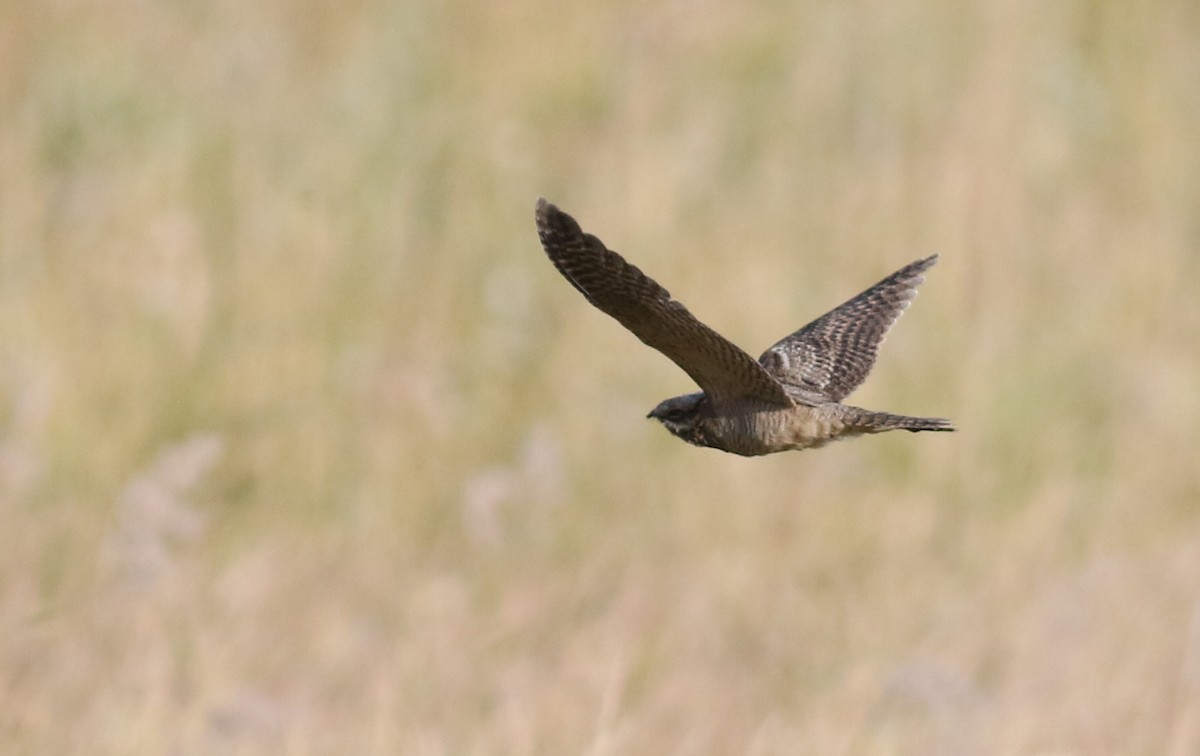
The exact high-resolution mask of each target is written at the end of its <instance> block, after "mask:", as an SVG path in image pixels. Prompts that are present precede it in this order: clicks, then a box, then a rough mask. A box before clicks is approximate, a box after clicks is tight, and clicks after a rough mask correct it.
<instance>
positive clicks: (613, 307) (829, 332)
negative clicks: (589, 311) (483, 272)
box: [536, 199, 954, 456]
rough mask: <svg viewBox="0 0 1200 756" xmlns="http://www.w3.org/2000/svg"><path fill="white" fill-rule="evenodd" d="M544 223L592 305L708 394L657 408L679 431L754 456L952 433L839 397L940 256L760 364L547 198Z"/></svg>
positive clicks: (550, 249) (811, 327) (540, 215)
mask: <svg viewBox="0 0 1200 756" xmlns="http://www.w3.org/2000/svg"><path fill="white" fill-rule="evenodd" d="M536 218H537V229H538V236H539V238H540V239H541V242H542V246H543V247H544V248H545V250H546V254H547V256H549V258H550V260H551V262H553V263H554V267H556V268H557V269H558V271H559V272H560V273H562V274H563V276H564V277H565V278H566V279H567V280H568V281H569V282H570V283H571V285H572V286H574V287H575V288H576V289H578V290H579V292H580V293H581V294H583V296H584V297H586V298H587V300H588V301H589V302H591V303H592V304H593V305H595V306H596V307H597V308H598V309H600V310H602V311H604V312H606V313H608V314H609V315H611V316H612V317H614V318H616V320H617V321H618V322H619V323H621V325H623V326H625V328H627V329H629V330H630V331H632V332H633V334H634V335H636V336H637V337H638V338H639V339H641V340H642V341H643V342H645V343H646V344H649V345H650V346H652V347H654V348H655V349H657V350H658V351H660V352H662V353H663V354H665V355H666V356H667V357H669V358H670V359H671V360H672V361H674V362H675V364H677V365H679V366H680V367H681V368H683V369H684V371H685V372H687V374H688V375H689V376H691V377H692V380H694V381H696V383H697V384H698V385H699V386H700V388H701V389H702V391H701V392H700V393H695V394H687V395H684V396H677V397H673V398H671V399H667V400H665V401H663V402H662V403H660V404H659V405H658V406H657V407H655V408H654V410H652V411H651V412H650V415H649V416H650V417H653V418H655V419H657V420H659V421H660V422H662V424H663V425H664V426H665V427H666V428H667V429H668V430H669V431H671V433H673V434H675V435H676V436H679V437H680V438H682V439H684V440H685V441H688V442H690V443H693V444H696V445H698V446H710V447H713V448H717V449H721V450H724V451H728V452H733V453H735V454H742V455H746V456H753V455H758V454H769V453H771V452H776V451H783V450H785V449H805V448H812V447H818V446H822V445H824V444H825V443H826V442H828V441H831V440H833V439H836V438H842V437H849V436H856V435H860V434H863V433H879V432H882V431H887V430H909V431H923V430H935V431H944V430H954V428H953V426H952V425H951V423H950V421H948V420H943V419H940V418H922V417H907V416H903V415H892V414H889V413H885V412H872V411H869V410H863V409H860V408H858V407H852V406H850V405H845V404H841V403H840V402H841V400H842V399H843V398H845V397H846V396H847V395H849V394H850V392H851V391H853V390H854V389H855V388H857V387H858V386H859V384H861V383H862V382H863V380H864V379H865V378H866V377H867V374H868V373H869V372H870V370H871V366H872V365H873V364H874V362H875V356H876V353H877V351H878V347H879V344H880V343H881V342H882V341H883V338H884V336H885V335H886V334H887V331H888V329H889V328H891V326H892V324H893V323H895V321H896V319H897V318H898V317H899V316H900V313H902V312H903V311H904V308H906V307H907V306H908V304H909V302H911V301H912V298H913V297H914V296H915V295H916V291H917V289H916V287H917V286H918V285H919V284H920V283H921V281H923V280H924V279H923V277H922V274H923V273H924V272H925V271H926V270H928V269H929V268H930V267H931V266H932V265H933V264H934V263H935V262H936V261H937V256H936V255H934V256H933V257H928V258H925V259H924V260H918V261H917V262H914V263H912V264H911V265H908V266H907V267H905V268H902V269H901V270H899V271H897V272H896V273H894V274H892V275H891V276H888V277H887V278H885V279H884V280H883V281H880V282H879V283H878V284H876V285H875V286H873V287H871V288H870V289H868V290H867V291H865V292H863V293H862V294H859V295H858V296H857V297H854V298H853V299H851V300H849V301H848V302H846V303H845V304H843V305H841V306H840V307H838V308H836V309H834V310H832V311H831V312H829V313H827V314H825V315H823V316H822V317H820V318H818V319H816V320H814V321H813V322H812V323H809V324H808V325H806V326H804V327H803V328H801V329H800V330H798V331H796V332H795V333H793V334H791V335H790V336H788V337H786V338H784V339H783V340H781V341H780V342H779V343H777V344H775V346H773V347H771V348H770V349H768V350H767V351H766V352H765V353H764V354H763V355H762V357H760V358H759V360H758V361H755V360H754V359H753V358H752V357H750V355H749V354H747V353H746V352H745V351H743V350H742V349H740V348H739V347H738V346H736V345H735V344H733V343H732V342H730V341H729V340H728V339H726V338H724V337H723V336H721V335H720V334H718V333H717V332H716V331H714V330H712V329H711V328H709V327H708V326H706V325H704V324H703V323H701V322H700V321H699V320H697V319H696V318H695V316H693V315H692V314H691V313H690V312H689V311H688V309H687V308H686V307H684V306H683V305H682V304H681V303H679V302H677V301H676V300H674V299H672V298H671V295H670V293H669V292H668V291H667V290H666V289H664V288H663V287H662V286H659V285H658V284H657V283H655V282H654V280H653V279H651V278H650V277H648V276H646V275H645V274H644V273H642V272H641V271H640V270H638V268H637V267H635V266H633V265H631V264H629V263H628V262H626V261H625V259H624V258H623V257H621V256H620V255H619V254H617V253H616V252H614V251H612V250H610V249H608V248H607V247H605V246H604V244H603V242H601V241H600V240H599V239H597V238H596V237H595V236H592V235H591V234H588V233H585V232H584V231H583V230H582V229H581V228H580V227H579V224H578V223H576V222H575V219H574V218H572V217H571V216H570V215H567V214H566V213H564V212H562V211H561V210H559V209H558V208H557V207H555V206H554V205H552V204H550V203H548V202H546V200H544V199H538V202H537V212H536Z"/></svg>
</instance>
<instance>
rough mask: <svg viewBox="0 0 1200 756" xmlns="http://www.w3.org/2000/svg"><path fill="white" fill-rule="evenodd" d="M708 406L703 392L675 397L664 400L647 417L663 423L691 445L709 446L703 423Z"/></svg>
mask: <svg viewBox="0 0 1200 756" xmlns="http://www.w3.org/2000/svg"><path fill="white" fill-rule="evenodd" d="M707 405H708V402H707V397H705V396H704V393H703V392H699V393H695V394H685V395H684V396H674V397H671V398H670V399H664V400H663V401H662V402H660V403H659V405H658V406H657V407H655V408H654V409H652V410H650V414H649V415H646V417H647V418H651V417H652V418H654V419H655V420H657V421H658V422H660V423H662V424H663V425H664V426H665V427H666V429H667V430H669V431H671V433H673V434H674V435H676V436H678V437H679V438H682V439H683V440H684V441H687V442H688V443H689V444H695V445H696V446H708V445H709V444H708V441H707V440H706V439H705V435H706V434H705V428H704V422H703V419H704V417H705V412H704V410H705V408H706V407H707Z"/></svg>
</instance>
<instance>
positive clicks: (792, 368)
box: [758, 255, 937, 402]
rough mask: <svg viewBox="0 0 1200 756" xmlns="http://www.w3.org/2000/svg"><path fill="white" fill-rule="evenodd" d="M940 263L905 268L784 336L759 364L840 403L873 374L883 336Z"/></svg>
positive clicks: (788, 381)
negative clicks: (925, 275) (928, 272)
mask: <svg viewBox="0 0 1200 756" xmlns="http://www.w3.org/2000/svg"><path fill="white" fill-rule="evenodd" d="M936 262H937V255H933V256H932V257H926V258H925V259H924V260H917V261H916V262H914V263H911V264H909V265H906V266H905V267H903V268H901V269H900V270H898V271H896V272H895V273H893V274H892V275H890V276H888V277H887V278H885V279H883V280H882V281H880V282H879V283H877V284H875V285H874V286H872V287H871V288H869V289H867V290H866V291H864V292H863V293H862V294H859V295H858V296H857V297H854V298H853V299H851V300H850V301H849V302H846V303H845V304H843V305H841V306H840V307H838V308H836V309H834V310H831V311H830V312H828V313H826V314H824V315H822V316H821V317H819V318H817V319H816V320H814V321H813V322H811V323H809V324H808V325H806V326H804V327H803V328H801V329H800V330H799V331H796V332H795V333H793V334H792V335H790V336H788V337H786V338H784V339H783V340H781V341H780V342H779V343H778V344H776V345H775V346H773V347H771V348H770V349H768V350H767V351H766V352H764V353H763V355H762V356H761V357H759V358H758V359H759V362H761V363H762V364H763V365H764V366H765V367H766V368H767V371H768V372H769V373H771V375H773V376H775V378H777V379H778V380H779V381H781V382H782V383H784V384H787V385H789V386H795V387H798V388H801V389H805V390H806V391H808V392H812V393H816V394H818V395H820V396H823V397H825V398H827V399H829V400H831V401H835V402H840V401H841V400H842V399H844V398H845V397H846V396H848V395H849V394H850V392H851V391H853V390H854V389H856V388H858V386H859V384H861V383H862V382H863V381H864V380H865V379H866V377H867V373H869V372H871V366H872V365H874V364H875V355H876V353H877V352H878V350H879V345H880V344H881V343H882V342H883V337H884V336H886V335H887V332H888V329H889V328H891V327H892V324H893V323H895V322H896V319H897V318H899V317H900V314H901V313H902V312H904V310H905V308H907V307H908V305H909V303H910V302H911V301H912V299H913V297H915V296H916V295H917V286H918V285H920V283H921V282H922V281H924V280H925V277H924V275H922V274H923V273H924V272H925V271H926V270H929V268H930V267H932V266H933V264H934V263H936Z"/></svg>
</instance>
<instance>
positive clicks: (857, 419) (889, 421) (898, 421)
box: [842, 406, 954, 433]
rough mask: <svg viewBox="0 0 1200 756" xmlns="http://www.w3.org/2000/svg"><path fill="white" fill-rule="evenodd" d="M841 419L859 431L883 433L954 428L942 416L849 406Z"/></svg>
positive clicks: (949, 429) (948, 429)
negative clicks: (911, 414) (895, 413)
mask: <svg viewBox="0 0 1200 756" xmlns="http://www.w3.org/2000/svg"><path fill="white" fill-rule="evenodd" d="M842 419H843V421H844V422H845V423H846V425H848V426H850V427H852V428H854V429H856V430H858V431H859V432H861V433H883V432H884V431H890V430H906V431H909V432H911V433H917V432H918V431H952V430H954V423H952V422H950V421H949V420H947V419H945V418H942V417H909V416H908V415H893V414H890V413H888V412H872V411H870V410H865V409H860V408H858V407H850V406H847V407H846V414H845V415H844V416H843V418H842Z"/></svg>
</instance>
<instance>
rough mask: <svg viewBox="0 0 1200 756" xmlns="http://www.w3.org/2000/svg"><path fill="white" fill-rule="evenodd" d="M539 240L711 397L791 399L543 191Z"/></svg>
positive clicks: (582, 285)
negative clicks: (547, 197) (553, 202)
mask: <svg viewBox="0 0 1200 756" xmlns="http://www.w3.org/2000/svg"><path fill="white" fill-rule="evenodd" d="M537 229H538V237H539V238H541V241H542V246H543V247H544V248H545V249H546V254H547V255H548V256H549V257H550V261H551V262H553V263H554V267H556V268H558V272H559V273H562V274H563V276H564V277H566V279H567V280H568V281H570V282H571V285H573V286H574V287H575V288H576V289H578V290H579V292H580V293H581V294H583V296H585V297H587V300H588V301H589V302H591V303H592V304H593V305H595V306H596V307H597V308H599V309H600V310H603V311H604V312H606V313H608V314H609V315H611V316H613V317H614V318H616V319H617V321H618V322H619V323H620V324H621V325H623V326H625V327H626V328H628V329H629V330H630V331H632V332H633V334H634V335H635V336H637V337H638V338H639V339H641V340H642V341H644V342H645V343H647V344H649V345H650V346H652V347H654V348H655V349H657V350H658V351H660V352H662V353H663V354H665V355H666V356H667V357H670V358H671V360H672V361H673V362H674V363H675V364H676V365H678V366H679V367H681V368H683V369H684V371H685V372H686V373H687V374H688V375H690V376H691V377H692V380H694V381H695V382H696V383H697V384H699V386H700V388H701V389H703V390H704V391H705V393H707V394H709V395H710V396H713V397H714V398H718V399H719V398H733V397H738V396H752V397H755V398H757V399H760V400H762V401H765V402H769V403H773V404H778V405H781V406H787V405H791V404H792V400H791V399H790V398H789V397H788V394H787V391H786V390H785V389H784V387H783V386H782V385H781V384H780V383H779V381H777V380H775V379H774V378H772V377H771V375H770V374H769V373H768V372H767V370H766V368H764V367H763V366H762V365H761V364H760V363H758V362H755V360H754V358H753V357H751V356H750V355H748V354H746V352H744V351H743V350H742V349H740V348H739V347H738V346H737V345H735V344H733V343H732V342H730V341H729V340H728V339H726V338H724V337H723V336H721V335H720V334H718V333H717V332H716V331H714V330H712V329H711V328H709V327H708V326H706V325H704V324H703V323H701V322H700V321H699V320H697V319H696V318H695V316H694V315H692V314H691V313H690V312H688V309H687V308H686V307H684V306H683V305H682V304H680V303H679V302H676V301H675V300H674V299H671V294H670V293H669V292H668V291H667V290H666V289H664V288H663V287H661V286H659V285H658V284H657V283H655V282H654V280H653V279H651V278H650V277H649V276H647V275H645V274H644V273H642V271H640V270H638V269H637V268H636V267H635V266H633V265H630V264H629V263H627V262H625V260H624V258H622V257H621V256H620V255H619V254H617V253H616V252H613V251H612V250H610V249H608V248H607V247H605V246H604V243H603V242H601V241H600V240H599V239H597V238H596V237H594V236H592V235H591V234H587V233H584V232H583V230H582V229H580V228H579V224H578V223H576V222H575V219H574V218H572V217H571V216H570V215H567V214H566V213H564V212H563V211H561V210H559V209H558V208H557V207H555V206H554V205H552V204H550V203H549V202H547V201H546V200H544V199H540V198H539V199H538V203H537Z"/></svg>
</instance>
